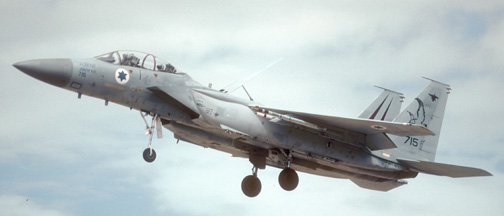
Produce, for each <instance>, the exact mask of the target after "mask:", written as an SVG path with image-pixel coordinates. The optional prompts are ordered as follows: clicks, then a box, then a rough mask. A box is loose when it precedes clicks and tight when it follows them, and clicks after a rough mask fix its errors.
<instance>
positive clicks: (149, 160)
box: [143, 148, 156, 163]
mask: <svg viewBox="0 0 504 216" xmlns="http://www.w3.org/2000/svg"><path fill="white" fill-rule="evenodd" d="M143 158H144V160H145V161H146V162H147V163H152V161H154V160H156V151H154V149H152V155H151V154H150V148H146V149H145V150H144V151H143Z"/></svg>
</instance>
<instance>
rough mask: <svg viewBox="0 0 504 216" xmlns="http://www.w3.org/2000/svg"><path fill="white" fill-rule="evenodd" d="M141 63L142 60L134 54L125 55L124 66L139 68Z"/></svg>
mask: <svg viewBox="0 0 504 216" xmlns="http://www.w3.org/2000/svg"><path fill="white" fill-rule="evenodd" d="M139 63H140V59H139V58H137V57H136V56H135V55H133V54H126V53H125V54H123V62H122V65H128V66H134V67H138V64H139Z"/></svg>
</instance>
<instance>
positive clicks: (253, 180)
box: [241, 166, 261, 197]
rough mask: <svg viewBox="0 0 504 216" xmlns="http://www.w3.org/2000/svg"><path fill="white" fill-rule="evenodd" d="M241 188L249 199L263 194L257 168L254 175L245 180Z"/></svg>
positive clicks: (253, 169) (254, 169)
mask: <svg viewBox="0 0 504 216" xmlns="http://www.w3.org/2000/svg"><path fill="white" fill-rule="evenodd" d="M241 188H242V191H243V193H244V194H245V196H248V197H255V196H257V195H259V193H261V180H259V178H257V167H255V166H254V167H253V168H252V175H248V176H246V177H245V178H244V179H243V181H242V183H241Z"/></svg>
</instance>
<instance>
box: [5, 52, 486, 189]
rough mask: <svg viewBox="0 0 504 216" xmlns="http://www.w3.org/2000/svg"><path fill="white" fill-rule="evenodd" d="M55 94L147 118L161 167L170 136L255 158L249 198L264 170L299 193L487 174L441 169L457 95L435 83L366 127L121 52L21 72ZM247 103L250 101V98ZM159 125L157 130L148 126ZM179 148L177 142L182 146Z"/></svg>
mask: <svg viewBox="0 0 504 216" xmlns="http://www.w3.org/2000/svg"><path fill="white" fill-rule="evenodd" d="M13 66H14V67H16V68H17V69H19V70H20V71H22V72H24V73H25V74H27V75H29V76H32V77H34V78H36V79H38V80H41V81H43V82H46V83H48V84H51V85H54V86H56V87H60V88H63V89H66V90H69V91H72V92H75V93H77V95H78V98H81V96H82V95H87V96H91V97H95V98H99V99H102V100H105V104H108V103H109V102H113V103H117V104H120V105H123V106H125V107H129V108H130V109H134V110H138V111H140V115H141V117H142V118H143V120H144V121H145V125H146V134H147V135H149V138H148V147H147V148H146V149H145V150H144V151H143V158H144V160H145V161H147V162H149V163H150V162H153V161H154V160H155V158H156V152H155V151H154V149H153V148H152V145H151V143H152V137H153V136H154V133H157V137H158V138H160V137H162V127H164V128H166V129H168V130H170V131H171V132H172V133H173V134H174V136H175V139H177V140H182V141H185V142H188V143H193V144H196V145H199V146H203V147H208V148H212V149H216V150H219V151H223V152H227V153H229V154H232V155H233V156H235V157H242V158H248V160H249V161H250V162H251V163H252V166H253V168H252V173H251V175H249V176H246V177H245V178H244V179H243V181H242V183H241V188H242V191H243V193H244V194H245V195H246V196H248V197H255V196H257V195H258V194H259V193H260V191H261V181H260V180H259V178H258V170H259V169H265V168H266V165H268V166H271V167H276V168H280V169H282V171H281V172H280V175H279V177H278V182H279V185H280V186H281V187H282V188H283V189H284V190H286V191H292V190H294V189H295V188H296V187H297V185H298V183H299V177H298V174H297V172H305V173H310V174H315V175H320V176H327V177H334V178H341V179H349V180H351V181H352V182H354V183H355V184H357V185H358V186H359V187H362V188H366V189H371V190H378V191H389V190H391V189H393V188H396V187H399V186H402V185H404V184H406V183H407V182H406V181H405V179H409V178H415V177H416V176H417V175H418V173H425V174H432V175H439V176H449V177H454V178H457V177H471V176H491V174H490V173H489V172H487V171H485V170H482V169H478V168H471V167H464V166H458V165H450V164H443V163H438V162H434V159H435V156H436V149H437V146H438V140H439V136H440V132H441V124H442V122H443V116H444V112H445V107H446V102H447V100H448V94H449V93H450V91H451V88H450V86H449V85H447V84H444V83H442V82H438V81H435V80H432V79H427V80H428V81H429V82H430V83H429V84H428V85H427V87H426V88H425V89H424V90H423V91H422V92H421V93H420V94H419V95H418V96H417V97H416V98H415V100H413V102H412V103H411V104H409V105H408V106H407V107H406V109H404V110H403V111H402V112H400V106H401V102H402V101H403V98H404V97H403V96H402V94H400V93H397V92H394V91H391V90H388V89H384V92H383V93H382V94H380V96H378V98H376V99H375V100H374V101H373V102H372V103H371V105H370V106H369V107H368V108H366V109H365V110H364V112H363V113H362V114H361V115H360V116H359V117H358V118H346V117H337V116H327V115H318V114H311V113H304V112H296V111H289V110H282V109H275V108H271V107H267V106H265V105H262V104H260V103H258V102H255V101H253V100H252V98H251V97H250V95H249V97H250V98H249V99H245V98H240V97H236V96H233V95H232V94H230V93H231V92H233V91H234V90H236V89H239V88H243V89H244V90H245V91H246V89H245V87H244V84H245V82H247V81H249V80H251V78H253V77H254V76H255V75H257V74H258V73H254V74H252V75H250V76H247V77H245V78H244V79H240V80H238V81H236V82H233V83H231V84H230V85H229V86H227V87H226V88H223V89H220V90H215V89H212V88H210V87H207V86H204V85H202V84H200V83H198V82H196V81H194V80H193V79H191V77H190V76H189V75H188V74H186V73H183V72H181V71H180V70H179V69H178V68H175V67H174V66H173V65H171V64H170V63H169V62H167V61H165V60H163V59H161V58H158V57H156V56H154V55H152V54H147V53H142V52H136V51H113V52H110V53H106V54H104V55H99V56H96V57H94V58H86V59H68V58H60V59H38V60H28V61H22V62H18V63H15V64H14V65H13ZM247 94H248V93H247ZM149 116H151V117H152V119H151V121H150V124H149V121H148V119H147V118H146V117H149ZM177 142H178V141H177Z"/></svg>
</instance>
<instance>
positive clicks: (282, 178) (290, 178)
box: [241, 153, 299, 197]
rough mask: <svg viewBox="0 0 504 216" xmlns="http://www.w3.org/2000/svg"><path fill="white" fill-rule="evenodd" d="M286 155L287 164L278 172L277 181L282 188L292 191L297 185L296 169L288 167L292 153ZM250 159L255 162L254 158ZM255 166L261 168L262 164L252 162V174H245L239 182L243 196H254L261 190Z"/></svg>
mask: <svg viewBox="0 0 504 216" xmlns="http://www.w3.org/2000/svg"><path fill="white" fill-rule="evenodd" d="M286 155H287V166H286V167H285V168H284V169H283V170H282V172H280V175H279V176H278V183H279V184H280V187H282V189H284V190H286V191H292V190H294V189H296V187H297V186H298V183H299V177H298V174H297V173H296V171H295V170H293V169H292V168H290V165H291V162H292V155H291V154H290V153H289V154H286ZM251 157H253V156H251ZM251 159H252V158H251ZM250 161H251V162H255V161H256V160H250ZM257 167H261V169H263V168H262V166H260V165H259V166H257V165H256V164H254V167H253V168H252V175H248V176H246V177H245V178H244V179H243V181H242V183H241V188H242V191H243V193H244V194H245V196H248V197H256V196H257V195H259V193H260V192H261V180H259V178H258V177H257Z"/></svg>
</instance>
